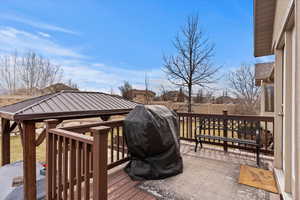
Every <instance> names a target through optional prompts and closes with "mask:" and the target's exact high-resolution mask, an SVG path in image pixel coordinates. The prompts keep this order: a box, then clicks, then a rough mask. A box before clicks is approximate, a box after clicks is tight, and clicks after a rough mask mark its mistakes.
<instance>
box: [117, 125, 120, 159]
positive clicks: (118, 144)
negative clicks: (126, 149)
mask: <svg viewBox="0 0 300 200" xmlns="http://www.w3.org/2000/svg"><path fill="white" fill-rule="evenodd" d="M116 128H117V160H120V130H119V126H117V127H116Z"/></svg>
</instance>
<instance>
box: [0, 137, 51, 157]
mask: <svg viewBox="0 0 300 200" xmlns="http://www.w3.org/2000/svg"><path fill="white" fill-rule="evenodd" d="M10 145H11V146H10V150H11V157H10V160H11V162H15V161H18V160H23V149H22V144H21V137H20V136H11V137H10ZM0 147H1V144H0ZM0 149H1V148H0ZM36 158H37V160H38V161H40V162H44V161H45V160H46V142H45V141H44V142H43V143H42V144H41V145H40V146H38V147H37V148H36ZM1 160H2V157H1V155H0V161H1Z"/></svg>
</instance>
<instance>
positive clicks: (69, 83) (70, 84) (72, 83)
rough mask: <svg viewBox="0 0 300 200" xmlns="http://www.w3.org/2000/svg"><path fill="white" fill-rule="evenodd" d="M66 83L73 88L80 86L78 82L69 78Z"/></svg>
mask: <svg viewBox="0 0 300 200" xmlns="http://www.w3.org/2000/svg"><path fill="white" fill-rule="evenodd" d="M66 85H67V86H69V87H71V88H73V89H79V86H78V84H77V83H75V82H74V81H73V80H72V79H69V80H68V81H67V82H66Z"/></svg>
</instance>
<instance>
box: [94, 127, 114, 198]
mask: <svg viewBox="0 0 300 200" xmlns="http://www.w3.org/2000/svg"><path fill="white" fill-rule="evenodd" d="M90 130H91V132H92V133H93V137H94V143H93V157H94V158H96V159H94V158H92V159H93V200H107V137H108V132H109V130H110V127H108V126H99V127H94V128H91V129H90Z"/></svg>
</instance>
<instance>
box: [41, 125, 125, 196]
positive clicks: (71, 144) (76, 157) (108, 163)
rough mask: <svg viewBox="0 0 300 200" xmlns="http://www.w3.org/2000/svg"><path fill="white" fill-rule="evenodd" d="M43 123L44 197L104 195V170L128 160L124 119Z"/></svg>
mask: <svg viewBox="0 0 300 200" xmlns="http://www.w3.org/2000/svg"><path fill="white" fill-rule="evenodd" d="M46 123H47V169H46V173H47V174H46V177H47V182H46V188H47V192H46V195H47V199H48V200H52V199H63V200H67V199H78V200H79V199H86V200H87V199H91V198H92V199H97V200H99V199H101V200H105V199H107V170H108V169H111V168H113V167H114V166H117V165H119V164H122V163H124V162H126V161H127V160H128V157H127V148H126V144H125V140H124V136H123V121H109V122H101V123H92V124H85V125H79V126H72V127H65V128H55V125H56V124H57V122H55V120H48V121H46ZM91 183H92V184H91Z"/></svg>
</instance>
